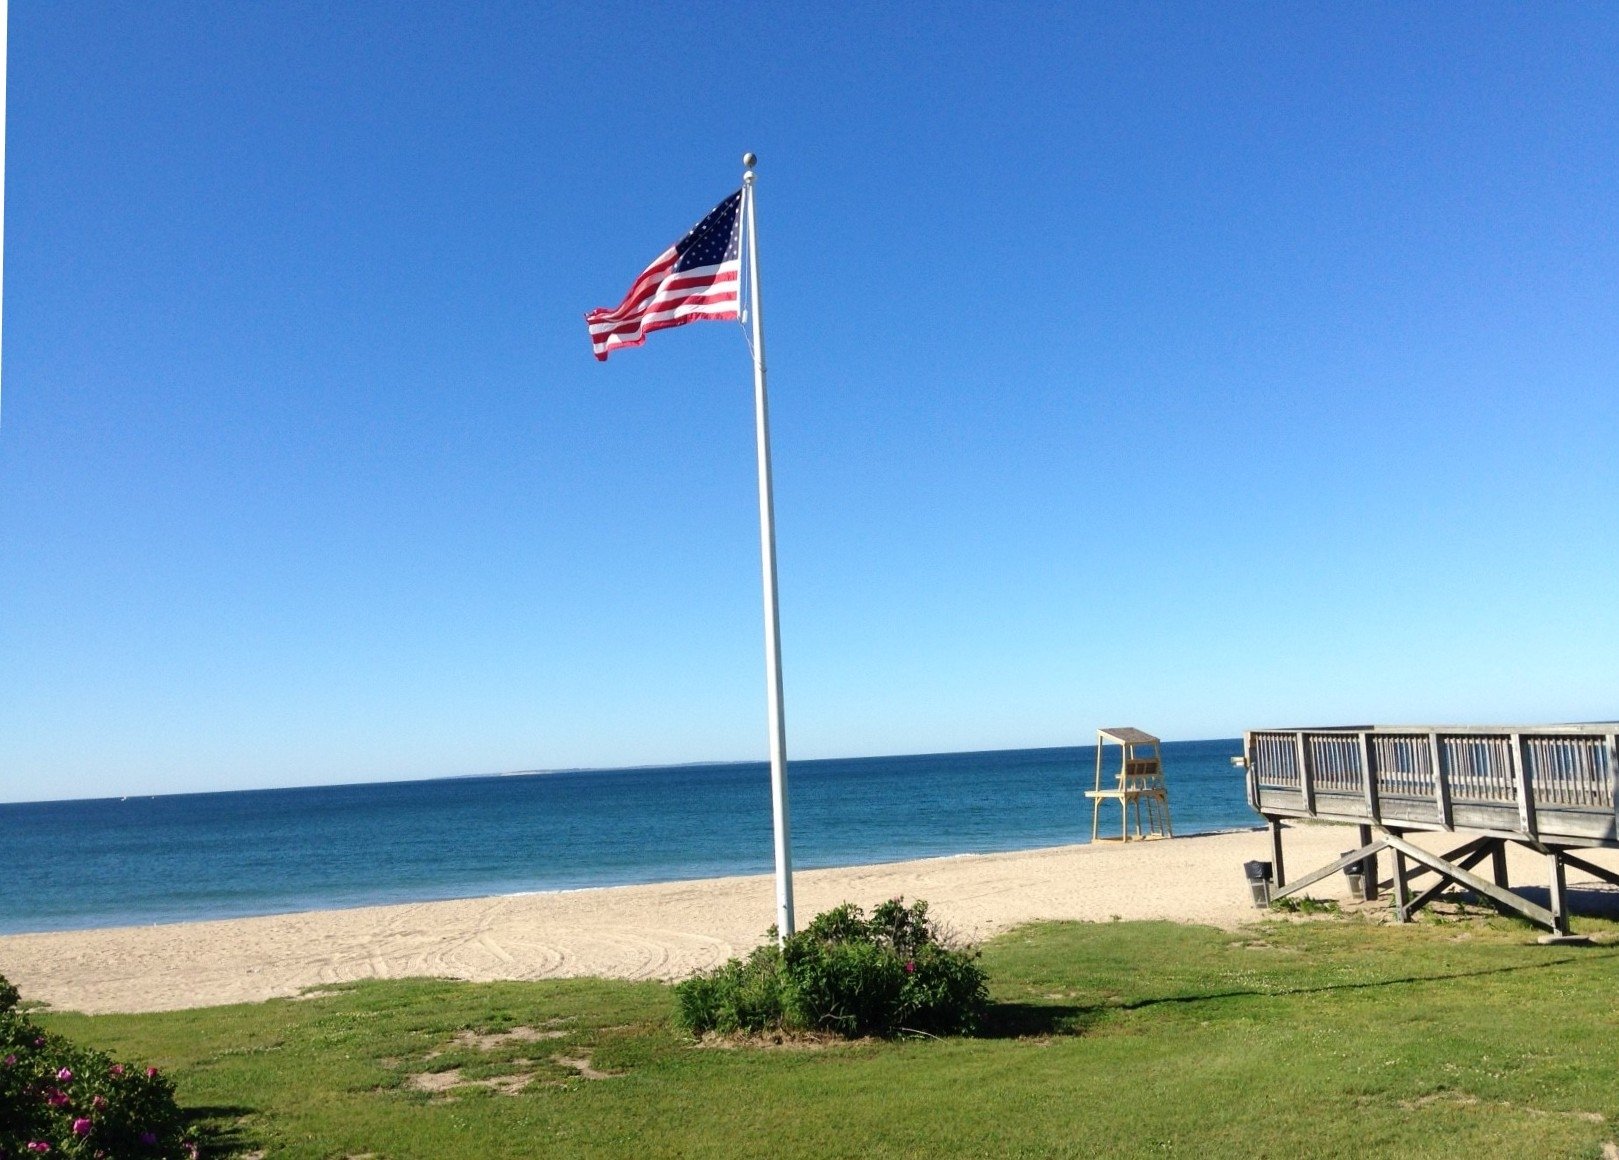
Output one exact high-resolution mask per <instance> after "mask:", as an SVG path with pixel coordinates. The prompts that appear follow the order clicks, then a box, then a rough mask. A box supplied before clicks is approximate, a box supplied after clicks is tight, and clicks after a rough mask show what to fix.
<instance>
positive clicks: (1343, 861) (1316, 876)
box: [1271, 838, 1385, 900]
mask: <svg viewBox="0 0 1619 1160" xmlns="http://www.w3.org/2000/svg"><path fill="white" fill-rule="evenodd" d="M1384 845H1385V843H1384V841H1383V840H1382V839H1381V838H1378V839H1377V840H1375V841H1373V842H1372V843H1371V844H1370V845H1368V846H1362V847H1361V848H1360V849H1358V850H1351V851H1350V852H1349V853H1347V854H1345V855H1344V856H1343V857H1342V858H1339V859H1338V860H1337V861H1336V862H1329V863H1327V864H1326V865H1325V866H1323V867H1321V869H1319V870H1312V871H1310V873H1308V874H1306V875H1305V876H1304V877H1303V878H1300V879H1299V880H1298V881H1297V882H1293V883H1289V884H1288V885H1287V886H1286V887H1284V888H1282V889H1279V890H1273V891H1271V898H1272V900H1275V899H1277V898H1285V897H1287V896H1288V895H1289V894H1297V893H1298V892H1299V891H1300V890H1303V889H1304V888H1305V887H1306V886H1314V885H1315V884H1316V883H1317V882H1320V881H1321V880H1322V879H1323V878H1328V877H1331V876H1332V875H1334V874H1336V873H1338V872H1339V871H1340V870H1342V869H1343V868H1344V867H1345V866H1347V865H1349V864H1350V863H1351V862H1359V861H1360V860H1361V859H1362V858H1365V857H1367V856H1368V855H1370V854H1375V853H1377V852H1378V851H1379V850H1381V849H1383V847H1384Z"/></svg>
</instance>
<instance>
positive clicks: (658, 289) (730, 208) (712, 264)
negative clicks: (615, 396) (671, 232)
mask: <svg viewBox="0 0 1619 1160" xmlns="http://www.w3.org/2000/svg"><path fill="white" fill-rule="evenodd" d="M741 205H742V191H741V190H740V189H739V190H737V191H736V192H735V193H733V194H732V195H731V196H730V197H728V198H726V199H725V200H724V201H722V202H720V203H719V205H717V206H715V207H714V209H713V211H712V212H711V213H710V214H709V215H708V216H707V217H705V218H704V219H703V220H702V221H700V222H698V223H697V224H696V225H695V226H693V227H692V229H691V233H689V234H687V235H686V236H685V237H683V238H681V239H680V240H679V241H678V242H676V243H675V244H674V245H672V246H670V247H669V248H668V249H667V250H665V251H664V252H663V253H661V254H659V255H658V257H657V260H656V261H654V262H653V263H652V265H650V266H648V267H647V268H646V269H645V270H643V271H641V276H640V277H639V278H637V279H636V280H635V285H633V286H631V287H630V292H629V293H628V294H626V295H624V301H622V302H620V303H619V304H618V305H617V306H615V307H613V308H612V309H611V310H609V309H607V308H606V307H605V306H603V307H598V308H597V309H595V310H592V311H591V312H590V313H589V314H587V315H585V321H586V322H587V323H589V324H590V348H591V350H592V351H593V352H594V353H595V355H596V358H597V359H598V360H600V361H601V362H606V361H607V355H608V353H609V352H611V351H615V350H617V349H618V348H619V347H621V346H640V345H641V344H642V343H643V342H645V341H646V336H647V335H649V334H651V333H652V332H653V331H654V330H663V329H664V328H665V327H669V326H684V325H685V324H686V323H688V322H695V321H697V320H698V319H702V318H711V319H714V320H715V321H718V322H731V321H735V319H736V317H737V304H738V301H739V294H738V291H737V286H738V284H739V281H740V278H741V272H742V231H741V228H740V227H741V220H740V218H741V215H740V213H739V212H738V210H739V209H740V207H741Z"/></svg>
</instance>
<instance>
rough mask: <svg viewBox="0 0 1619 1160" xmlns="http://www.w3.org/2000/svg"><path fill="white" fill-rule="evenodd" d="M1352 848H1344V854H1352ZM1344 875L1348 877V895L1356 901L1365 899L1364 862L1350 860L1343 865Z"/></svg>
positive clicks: (1341, 855)
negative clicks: (1347, 863)
mask: <svg viewBox="0 0 1619 1160" xmlns="http://www.w3.org/2000/svg"><path fill="white" fill-rule="evenodd" d="M1353 853H1354V851H1353V850H1345V851H1344V853H1343V854H1340V855H1339V857H1343V856H1344V855H1345V854H1353ZM1344 877H1345V878H1347V879H1349V897H1350V898H1353V899H1354V900H1355V901H1356V902H1365V901H1366V864H1365V863H1364V862H1351V863H1349V865H1347V866H1345V867H1344Z"/></svg>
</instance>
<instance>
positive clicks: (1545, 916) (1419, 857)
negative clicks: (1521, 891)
mask: <svg viewBox="0 0 1619 1160" xmlns="http://www.w3.org/2000/svg"><path fill="white" fill-rule="evenodd" d="M1383 841H1384V843H1385V844H1386V845H1388V846H1389V847H1390V848H1391V849H1393V850H1396V851H1398V852H1399V853H1402V854H1404V855H1405V856H1406V857H1408V858H1410V859H1412V860H1413V861H1416V862H1421V863H1422V864H1423V865H1425V866H1430V867H1432V868H1433V869H1435V870H1438V871H1439V872H1440V873H1442V874H1448V875H1449V876H1450V877H1452V878H1454V879H1455V880H1456V881H1457V882H1459V883H1461V884H1462V885H1463V886H1465V887H1467V888H1468V889H1469V890H1471V891H1472V892H1473V893H1474V894H1477V895H1478V896H1479V897H1480V898H1487V899H1489V900H1490V901H1491V902H1493V903H1495V904H1496V905H1497V906H1499V907H1500V908H1501V909H1503V910H1510V911H1512V912H1514V913H1516V914H1521V915H1523V916H1524V917H1525V918H1527V919H1528V920H1529V921H1530V922H1535V923H1539V924H1540V925H1541V926H1544V927H1546V928H1547V929H1548V930H1555V929H1556V927H1555V925H1554V923H1553V920H1552V912H1551V911H1549V910H1547V909H1546V908H1545V907H1543V906H1536V905H1535V904H1534V903H1533V902H1530V901H1529V900H1528V899H1527V898H1520V897H1518V896H1517V895H1516V894H1514V893H1512V891H1510V890H1505V889H1503V888H1501V887H1499V886H1497V885H1495V883H1493V882H1486V881H1485V880H1484V879H1482V878H1480V877H1479V876H1478V875H1477V874H1474V873H1473V872H1472V871H1471V870H1463V869H1462V868H1461V867H1460V866H1452V865H1449V864H1448V863H1447V864H1443V865H1439V864H1438V863H1441V862H1442V861H1443V860H1442V859H1441V858H1440V857H1439V855H1437V854H1430V853H1428V851H1426V850H1424V849H1423V848H1422V847H1420V846H1414V845H1412V844H1411V843H1410V842H1407V841H1406V840H1405V839H1404V838H1401V837H1396V836H1395V835H1393V834H1387V835H1385V837H1384V839H1383Z"/></svg>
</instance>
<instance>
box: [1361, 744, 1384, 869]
mask: <svg viewBox="0 0 1619 1160" xmlns="http://www.w3.org/2000/svg"><path fill="white" fill-rule="evenodd" d="M1360 775H1361V779H1362V784H1363V786H1364V788H1365V793H1366V813H1367V816H1368V817H1370V818H1371V819H1372V821H1374V822H1379V821H1382V820H1383V817H1382V806H1381V803H1380V802H1379V800H1378V796H1377V773H1376V771H1375V770H1373V769H1372V739H1371V737H1370V736H1368V735H1367V734H1365V733H1362V734H1361V735H1360ZM1365 844H1366V842H1365V840H1362V841H1361V845H1362V846H1364V845H1365Z"/></svg>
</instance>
